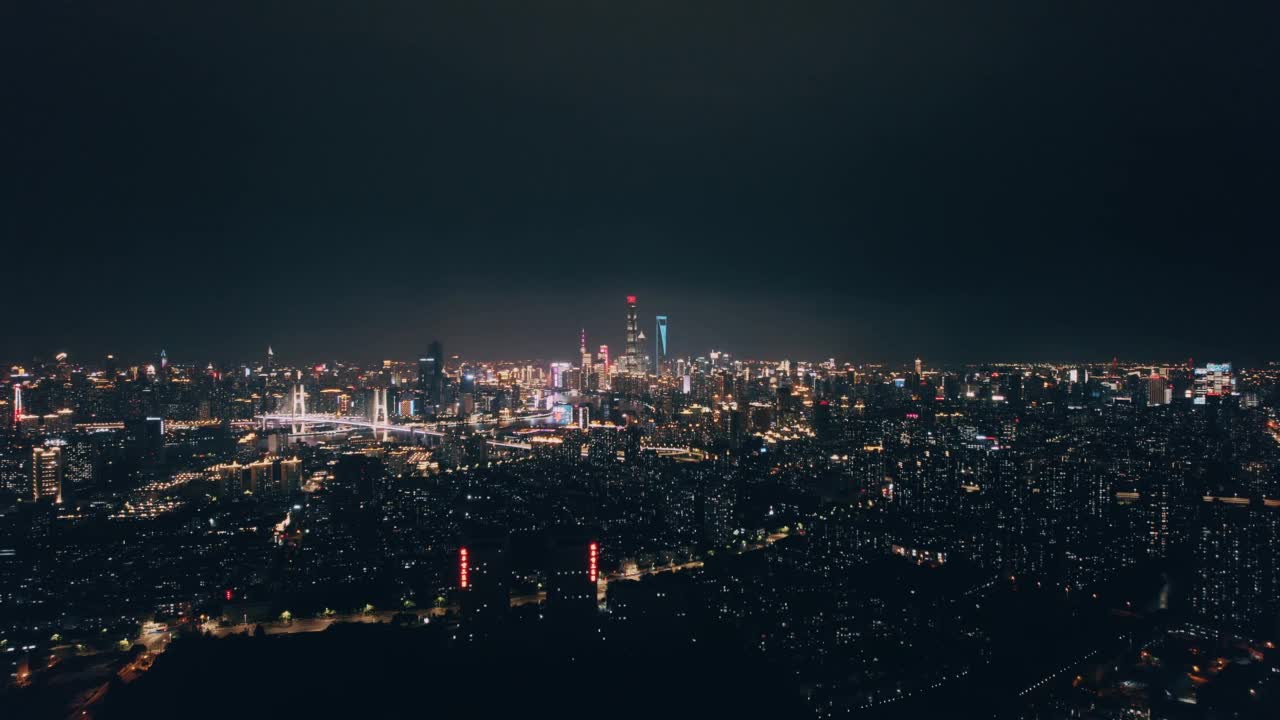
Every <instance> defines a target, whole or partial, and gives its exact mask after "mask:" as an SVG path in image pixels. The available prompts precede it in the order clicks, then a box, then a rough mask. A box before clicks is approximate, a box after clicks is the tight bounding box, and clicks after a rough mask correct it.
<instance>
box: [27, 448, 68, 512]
mask: <svg viewBox="0 0 1280 720" xmlns="http://www.w3.org/2000/svg"><path fill="white" fill-rule="evenodd" d="M62 476H63V467H62V448H60V447H56V446H53V447H37V448H32V450H31V498H32V499H33V500H36V501H40V500H48V501H51V502H55V503H61V502H62Z"/></svg>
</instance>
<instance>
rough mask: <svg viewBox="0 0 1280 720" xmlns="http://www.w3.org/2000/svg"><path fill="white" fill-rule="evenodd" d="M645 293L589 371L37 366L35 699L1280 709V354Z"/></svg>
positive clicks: (28, 579) (7, 423)
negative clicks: (734, 307)
mask: <svg viewBox="0 0 1280 720" xmlns="http://www.w3.org/2000/svg"><path fill="white" fill-rule="evenodd" d="M649 317H652V316H649ZM624 318H625V325H624V326H623V327H621V328H619V329H622V330H624V332H625V335H624V337H625V342H624V344H623V345H622V346H621V348H620V351H619V352H616V353H615V354H613V355H611V354H610V351H609V348H608V347H607V346H604V345H596V346H594V347H589V346H588V342H587V337H588V336H587V333H586V332H585V331H584V332H583V333H582V334H581V335H580V336H579V337H576V338H566V343H565V346H566V351H565V353H564V356H563V358H560V359H552V360H529V361H496V360H495V361H480V360H472V359H470V358H467V357H464V356H460V355H450V354H447V352H446V350H447V349H448V344H451V343H453V342H458V340H449V339H445V340H447V341H448V342H441V341H427V340H424V342H423V345H424V352H423V354H422V355H421V356H420V357H417V358H409V359H404V360H385V361H382V362H380V363H375V364H357V363H349V362H344V361H338V360H332V359H326V358H311V359H309V360H308V361H307V362H306V363H305V364H298V363H297V362H289V363H284V362H277V361H276V359H275V355H274V353H273V351H272V350H271V349H265V352H264V353H263V354H262V356H261V357H259V358H257V359H255V360H253V361H251V362H236V363H226V362H216V361H215V362H208V361H207V360H205V359H195V358H182V357H178V356H177V354H176V353H175V356H174V357H172V358H170V357H169V356H168V355H167V354H166V353H165V352H164V351H158V352H156V353H155V354H154V355H152V354H151V353H148V354H147V356H146V357H143V356H141V355H139V356H138V357H133V358H131V359H129V360H125V359H123V358H124V356H123V355H122V356H121V357H120V358H117V357H112V356H106V357H99V358H82V357H79V356H77V355H76V354H75V351H74V349H68V352H57V353H56V354H50V355H49V356H47V357H43V356H42V357H32V358H12V359H6V364H7V365H8V377H7V381H6V383H5V386H4V389H3V390H2V391H0V412H2V414H3V422H2V423H0V658H2V659H3V668H4V671H5V680H6V683H5V685H6V687H5V688H4V690H3V691H2V692H0V715H4V716H5V717H15V718H16V717H144V716H145V717H152V716H154V717H161V716H163V717H183V716H195V715H202V714H205V713H208V714H215V713H216V714H219V715H223V714H224V713H226V714H231V713H236V712H244V708H245V705H246V704H247V703H268V704H267V705H257V706H255V707H256V709H257V710H264V709H266V708H271V709H274V710H276V711H279V710H283V711H295V712H300V711H310V712H315V711H323V710H324V709H325V708H326V707H328V708H330V709H333V708H337V707H339V706H341V704H342V703H343V698H344V691H343V690H342V688H347V689H351V688H359V689H361V691H362V693H361V696H362V697H364V698H365V699H364V700H362V702H365V703H369V702H372V701H371V700H370V698H378V697H382V698H384V699H385V700H384V701H379V702H385V703H386V704H384V705H377V707H382V708H384V709H385V708H389V707H396V708H400V709H404V708H416V709H417V710H419V711H420V712H421V714H426V713H429V712H432V711H433V710H439V711H443V712H445V713H446V716H448V715H452V714H454V713H460V712H463V711H468V712H480V713H481V715H482V716H485V715H488V714H490V713H492V712H496V711H499V710H501V711H510V712H521V713H525V714H529V713H532V714H533V715H534V716H537V715H539V714H545V713H547V712H550V711H553V710H557V709H558V708H561V707H564V708H569V707H574V706H577V707H581V708H582V709H584V710H589V711H592V712H600V713H603V714H605V715H606V716H610V715H620V716H626V715H629V713H631V712H636V713H639V712H640V711H642V710H643V711H645V712H649V711H650V709H651V708H655V707H657V708H660V707H662V706H663V704H670V703H678V704H679V705H680V707H681V708H682V709H683V710H684V711H686V712H685V714H690V713H692V712H693V711H695V710H696V711H697V712H698V713H701V714H709V713H718V712H724V713H725V714H726V715H727V714H728V712H730V711H732V712H734V713H746V715H745V716H752V712H753V709H754V710H755V711H756V712H759V713H761V714H763V710H764V709H765V708H769V709H770V712H777V713H784V714H783V715H779V716H789V717H800V716H806V715H812V716H814V717H816V718H829V717H867V718H875V717H927V716H936V717H984V718H1068V717H1082V718H1108V719H1110V718H1115V719H1119V718H1229V717H1258V718H1262V717H1269V718H1274V717H1277V716H1280V713H1277V707H1280V701H1278V698H1280V654H1277V652H1276V650H1275V644H1274V643H1275V642H1276V641H1277V640H1280V637H1278V635H1280V422H1278V420H1280V418H1278V416H1277V412H1278V408H1280V365H1277V364H1274V363H1273V364H1268V365H1264V366H1261V367H1252V368H1246V367H1234V366H1233V365H1232V364H1230V362H1229V360H1230V358H1220V359H1215V360H1217V362H1197V361H1195V360H1190V359H1178V360H1174V359H1169V360H1168V361H1164V362H1153V361H1150V360H1149V359H1148V360H1146V361H1143V362H1130V361H1126V360H1123V359H1118V360H1117V359H1106V360H1098V361H1095V362H1085V361H1080V362H1074V361H1073V362H1062V363H1043V362H1036V363H1023V362H995V361H993V362H989V363H981V364H972V365H954V366H945V365H935V364H933V363H931V362H929V361H927V360H922V359H915V360H914V361H912V360H911V359H909V358H908V359H903V360H902V361H899V362H897V363H885V364H850V363H844V362H837V361H836V360H830V359H829V360H824V361H801V360H797V359H775V360H768V361H766V360H748V359H742V358H738V357H736V356H734V355H731V354H730V353H729V352H718V351H710V352H705V353H702V354H692V353H690V354H685V355H677V354H674V353H671V352H669V350H668V341H669V338H668V319H667V317H665V316H656V317H655V318H654V319H653V320H649V319H646V320H645V321H643V322H641V320H640V313H639V309H638V303H637V300H636V298H635V297H627V298H626V302H625V307H624V306H622V305H620V307H619V319H620V320H623V319H624ZM619 324H620V325H623V323H622V322H620V323H619ZM673 327H676V325H675V324H673ZM575 341H576V342H575ZM575 345H576V348H575ZM333 352H334V354H335V357H341V356H343V355H358V354H359V352H360V349H359V348H344V347H335V348H334V350H333ZM265 698H270V699H269V700H268V699H265ZM370 707H374V706H372V705H371V706H366V714H370V715H379V712H378V711H376V710H370V709H368V708H370ZM6 708H8V710H9V711H5V709H6ZM787 713H789V714H787ZM797 713H798V714H797ZM223 716H225V715H223Z"/></svg>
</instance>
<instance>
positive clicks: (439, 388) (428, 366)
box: [418, 340, 444, 417]
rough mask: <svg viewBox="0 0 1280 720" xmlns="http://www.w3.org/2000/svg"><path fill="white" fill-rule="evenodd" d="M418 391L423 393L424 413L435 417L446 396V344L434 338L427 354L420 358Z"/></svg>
mask: <svg viewBox="0 0 1280 720" xmlns="http://www.w3.org/2000/svg"><path fill="white" fill-rule="evenodd" d="M418 392H419V393H421V395H422V414H423V415H425V416H427V417H435V416H436V415H437V414H438V413H439V412H440V405H441V403H442V402H443V396H444V346H443V345H441V344H440V341H439V340H432V341H431V344H430V345H429V346H427V354H426V356H424V357H420V358H418Z"/></svg>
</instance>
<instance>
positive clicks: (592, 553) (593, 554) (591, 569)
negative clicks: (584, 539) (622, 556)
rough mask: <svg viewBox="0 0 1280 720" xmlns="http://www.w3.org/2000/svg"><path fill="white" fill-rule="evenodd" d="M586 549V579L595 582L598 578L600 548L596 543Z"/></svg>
mask: <svg viewBox="0 0 1280 720" xmlns="http://www.w3.org/2000/svg"><path fill="white" fill-rule="evenodd" d="M587 547H588V549H589V552H588V555H587V578H588V579H590V580H591V582H596V580H597V579H598V578H599V577H600V546H599V545H598V544H596V543H591V544H590V545H589V546H587Z"/></svg>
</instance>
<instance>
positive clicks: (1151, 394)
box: [1147, 372, 1170, 406]
mask: <svg viewBox="0 0 1280 720" xmlns="http://www.w3.org/2000/svg"><path fill="white" fill-rule="evenodd" d="M1168 387H1169V381H1168V380H1166V379H1164V378H1163V377H1161V376H1160V375H1157V374H1156V373H1154V372H1153V373H1151V377H1149V378H1147V405H1149V406H1154V405H1165V404H1168V402H1169V400H1170V398H1169V397H1168Z"/></svg>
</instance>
